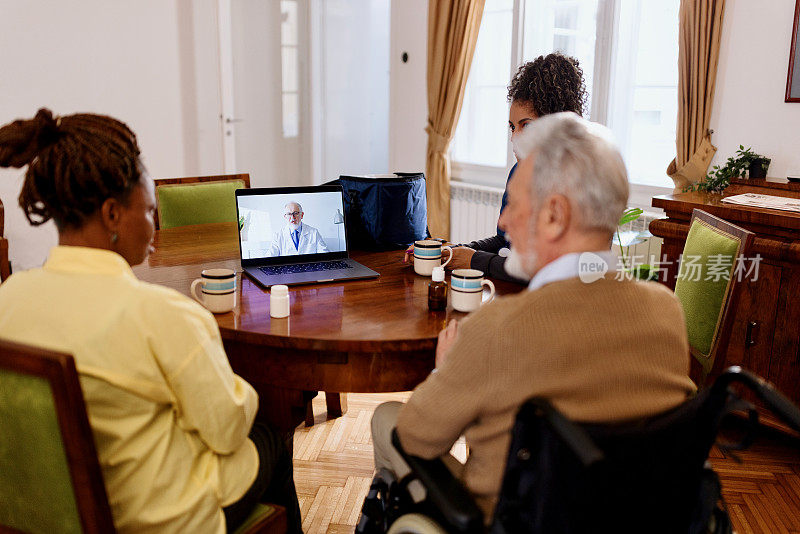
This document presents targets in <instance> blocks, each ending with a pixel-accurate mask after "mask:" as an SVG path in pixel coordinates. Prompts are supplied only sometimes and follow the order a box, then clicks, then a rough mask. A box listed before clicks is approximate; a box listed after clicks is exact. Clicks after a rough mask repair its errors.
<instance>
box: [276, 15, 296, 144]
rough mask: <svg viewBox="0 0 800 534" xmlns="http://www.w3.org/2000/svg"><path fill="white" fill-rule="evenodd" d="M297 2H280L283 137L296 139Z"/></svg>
mask: <svg viewBox="0 0 800 534" xmlns="http://www.w3.org/2000/svg"><path fill="white" fill-rule="evenodd" d="M297 34H298V28H297V0H281V100H282V106H283V109H282V115H283V137H285V138H290V137H297V135H298V132H299V129H300V114H299V107H300V105H299V104H300V94H299V59H298V50H297V46H298V39H297Z"/></svg>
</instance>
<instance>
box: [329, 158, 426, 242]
mask: <svg viewBox="0 0 800 534" xmlns="http://www.w3.org/2000/svg"><path fill="white" fill-rule="evenodd" d="M330 184H332V185H341V186H342V189H343V190H344V209H345V221H346V224H347V235H348V239H349V240H350V247H351V248H354V249H361V250H388V249H399V248H405V247H407V246H408V245H410V244H412V243H413V242H414V241H416V240H417V239H425V238H426V237H428V235H429V234H428V202H427V197H426V190H425V175H424V174H423V173H421V172H419V173H405V172H397V173H394V174H393V175H385V174H384V175H374V176H370V175H368V176H344V175H343V176H340V177H339V179H338V180H334V181H332V182H330Z"/></svg>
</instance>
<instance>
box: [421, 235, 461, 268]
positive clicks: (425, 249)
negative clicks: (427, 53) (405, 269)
mask: <svg viewBox="0 0 800 534" xmlns="http://www.w3.org/2000/svg"><path fill="white" fill-rule="evenodd" d="M443 250H447V252H448V253H449V257H448V258H447V261H446V262H444V263H442V251H443ZM452 258H453V249H452V248H450V247H448V246H442V243H441V242H439V241H434V240H433V239H423V240H421V241H414V272H415V273H417V274H421V275H423V276H430V275H431V273H433V268H434V267H439V266H441V267H444V266H445V265H447V264H448V263H450V260H451V259H452Z"/></svg>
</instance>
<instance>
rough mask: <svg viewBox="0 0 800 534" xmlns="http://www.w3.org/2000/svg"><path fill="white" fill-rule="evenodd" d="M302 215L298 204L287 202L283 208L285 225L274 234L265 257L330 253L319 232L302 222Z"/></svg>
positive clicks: (301, 208) (301, 209)
mask: <svg viewBox="0 0 800 534" xmlns="http://www.w3.org/2000/svg"><path fill="white" fill-rule="evenodd" d="M303 215H305V214H304V213H303V207H302V206H301V205H300V203H299V202H295V201H292V202H288V203H287V204H286V205H285V206H284V207H283V218H284V219H286V224H285V225H284V226H282V227H281V229H280V230H278V231H277V232H275V235H274V236H273V238H272V245H271V246H270V248H269V250H268V251H267V257H276V256H298V255H300V254H320V253H323V252H330V249H328V246H327V245H326V244H325V240H324V239H322V235H321V234H320V233H319V230H317V229H316V228H314V227H313V226H311V225H309V224H305V223H304V222H303Z"/></svg>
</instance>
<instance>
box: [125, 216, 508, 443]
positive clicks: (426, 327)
mask: <svg viewBox="0 0 800 534" xmlns="http://www.w3.org/2000/svg"><path fill="white" fill-rule="evenodd" d="M154 245H155V249H156V250H155V252H154V253H153V254H151V255H150V256H149V258H148V259H147V260H146V261H145V263H143V264H141V265H139V266H136V267H134V272H135V273H136V276H137V277H139V279H141V280H144V281H147V282H152V283H156V284H160V285H164V286H168V287H171V288H173V289H176V290H177V291H179V292H181V293H183V294H185V295H189V286H190V284H191V282H192V281H193V280H194V279H196V278H198V277H199V276H200V272H201V271H202V270H203V269H208V268H215V267H227V268H230V269H234V270H235V271H236V272H237V287H238V288H239V291H238V294H237V304H236V307H235V308H234V309H233V311H231V312H228V313H223V314H217V315H215V317H216V319H217V323H218V324H219V329H220V334H221V336H222V340H223V344H224V346H225V350H226V352H227V354H228V358H229V360H230V363H231V367H232V368H233V370H234V371H235V372H236V373H237V374H239V375H240V376H242V377H243V378H245V379H246V380H247V381H248V382H250V383H251V384H252V385H253V386H254V387H255V388H256V390H257V391H258V392H259V397H260V405H259V406H260V407H259V417H261V418H263V419H265V420H266V421H268V422H269V423H271V424H272V425H273V426H275V427H277V428H278V429H280V430H282V431H284V432H291V431H292V430H293V429H294V428H295V427H296V426H297V425H298V424H299V423H300V422H302V421H303V419H304V416H305V413H306V412H305V410H306V403H307V402H308V397H307V395H306V396H304V395H303V392H304V391H328V392H342V393H345V392H360V393H380V392H391V391H407V390H411V389H413V388H414V387H415V386H416V385H417V384H419V383H420V382H421V381H423V380H424V379H425V377H427V376H428V374H429V373H430V371H431V370H432V369H433V367H434V355H435V351H436V343H437V337H438V334H439V332H440V331H441V330H442V329H443V328H444V327H445V325H446V324H447V323H448V322H449V321H450V320H451V319H461V318H463V317H464V316H465V315H466V314H464V313H461V312H457V311H455V310H453V309H452V307H451V306H448V308H447V310H446V311H438V312H437V311H430V310H428V300H427V298H428V283H429V282H430V277H424V276H419V275H417V274H415V273H414V270H413V269H412V268H411V266H410V265H409V264H406V263H403V255H404V254H403V251H402V250H394V251H388V252H387V251H383V252H363V251H355V252H351V257H352V258H354V259H355V260H357V261H359V262H361V263H362V264H364V265H366V266H367V267H370V268H371V269H373V270H375V271H377V272H378V273H380V276H379V277H378V278H375V279H368V280H350V281H342V282H329V283H324V284H309V285H300V286H292V287H290V289H289V300H290V310H291V312H290V315H289V317H286V318H283V319H274V318H271V317H270V314H269V292H268V290H265V289H263V288H261V287H260V286H259V285H257V284H256V283H255V282H254V281H253V280H251V279H250V278H249V277H248V276H247V275H243V274H242V268H241V263H240V261H239V242H238V235H237V225H236V223H219V224H204V225H196V226H183V227H177V228H170V229H164V230H158V231H157V232H156V237H155V241H154ZM495 286H496V288H497V294H499V295H502V294H507V293H513V292H517V291H519V290H520V289H522V288H521V286H518V285H516V284H511V283H507V282H500V281H496V282H495ZM484 298H488V295H487V294H486V293H485V294H484ZM487 356H488V355H487Z"/></svg>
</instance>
